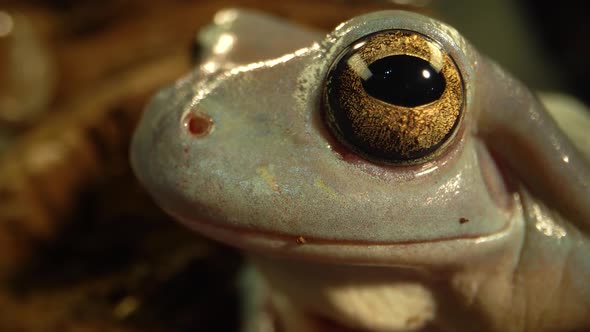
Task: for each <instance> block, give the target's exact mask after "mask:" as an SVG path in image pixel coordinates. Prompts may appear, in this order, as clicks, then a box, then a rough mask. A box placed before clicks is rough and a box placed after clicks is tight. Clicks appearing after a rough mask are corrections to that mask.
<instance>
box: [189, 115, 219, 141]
mask: <svg viewBox="0 0 590 332" xmlns="http://www.w3.org/2000/svg"><path fill="white" fill-rule="evenodd" d="M183 124H184V126H185V128H186V129H188V131H189V133H191V135H193V136H194V137H203V136H207V135H208V134H209V133H210V132H211V131H212V130H213V119H212V118H211V117H210V116H209V115H208V114H205V113H203V112H199V111H197V112H190V113H188V114H187V115H186V116H185V117H184V121H183Z"/></svg>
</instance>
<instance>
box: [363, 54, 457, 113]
mask: <svg viewBox="0 0 590 332" xmlns="http://www.w3.org/2000/svg"><path fill="white" fill-rule="evenodd" d="M368 68H369V70H370V72H371V74H372V75H371V76H370V77H369V78H368V79H366V80H364V79H363V80H362V84H363V88H364V89H365V91H366V92H367V93H368V94H369V95H370V96H372V97H374V98H377V99H379V100H382V101H384V102H387V103H390V104H393V105H398V106H405V107H415V106H419V105H424V104H428V103H431V102H433V101H435V100H438V99H439V98H440V96H441V95H442V94H443V92H444V91H445V78H444V76H443V74H442V73H441V72H440V71H437V70H436V69H434V68H433V67H432V65H431V64H430V63H429V62H428V61H426V60H423V59H421V58H418V57H415V56H410V55H392V56H388V57H385V58H382V59H379V60H377V61H375V62H373V63H371V64H370V65H369V67H368Z"/></svg>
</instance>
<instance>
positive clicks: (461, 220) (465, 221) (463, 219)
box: [459, 217, 469, 225]
mask: <svg viewBox="0 0 590 332" xmlns="http://www.w3.org/2000/svg"><path fill="white" fill-rule="evenodd" d="M468 222H469V219H467V218H465V217H461V218H459V223H460V224H461V225H463V224H465V223H468Z"/></svg>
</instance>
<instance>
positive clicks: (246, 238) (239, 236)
mask: <svg viewBox="0 0 590 332" xmlns="http://www.w3.org/2000/svg"><path fill="white" fill-rule="evenodd" d="M176 219H177V220H179V221H180V222H181V223H182V224H184V225H185V226H187V227H189V228H190V229H192V230H195V231H197V232H198V233H201V234H204V235H206V236H207V237H210V238H213V239H215V240H217V241H220V242H222V243H225V244H227V245H230V246H234V247H237V248H240V249H243V250H246V251H248V252H252V253H258V254H263V255H272V256H281V257H287V258H296V259H303V260H311V261H329V262H339V263H345V264H363V265H389V264H396V265H405V264H408V265H415V264H428V265H429V266H432V265H439V264H445V263H457V262H462V263H464V262H469V261H472V260H480V259H481V257H482V255H486V254H490V252H492V251H495V250H497V249H498V248H501V247H503V246H502V245H501V243H505V242H506V241H509V238H511V237H512V236H514V234H516V233H518V232H514V228H515V227H516V226H515V225H516V224H519V223H515V222H514V221H513V219H512V218H511V219H510V220H509V221H508V222H507V223H506V224H505V225H504V226H503V227H502V228H501V229H499V230H498V231H496V232H493V233H490V234H479V235H464V236H455V237H442V238H436V239H424V240H405V241H369V240H349V239H326V238H320V237H312V236H305V235H293V234H284V233H278V232H272V231H268V230H260V229H248V228H244V227H239V226H232V225H218V224H215V223H209V222H206V221H203V220H199V221H195V220H187V219H185V218H182V217H179V216H176ZM499 243H500V244H499ZM421 249H424V250H421Z"/></svg>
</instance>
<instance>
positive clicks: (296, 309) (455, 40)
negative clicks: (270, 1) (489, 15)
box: [130, 9, 590, 332]
mask: <svg viewBox="0 0 590 332" xmlns="http://www.w3.org/2000/svg"><path fill="white" fill-rule="evenodd" d="M199 41H200V43H201V46H202V53H201V56H200V62H199V64H198V65H196V66H195V68H194V69H193V70H192V71H191V72H190V73H188V74H187V75H186V76H184V77H182V78H180V79H179V80H178V81H177V82H176V83H174V84H173V85H172V86H169V87H166V88H164V89H163V90H161V91H160V92H159V93H158V94H157V95H156V96H154V97H153V99H152V101H151V102H150V103H149V105H148V106H147V107H146V109H145V112H144V114H143V116H142V119H141V121H140V123H139V124H138V126H137V128H136V131H135V133H134V136H133V139H132V143H131V149H130V150H131V153H130V155H131V156H130V158H131V163H132V167H133V169H134V171H135V174H136V176H137V177H138V179H139V180H140V182H141V183H142V184H143V186H144V187H145V188H146V189H147V191H148V192H149V193H150V194H151V195H152V197H153V198H154V200H155V202H156V203H157V204H158V205H159V206H160V207H161V208H162V209H163V210H164V211H165V212H166V213H168V214H170V215H171V216H172V217H174V219H176V220H178V221H179V222H180V223H181V224H183V225H185V226H187V227H188V228H190V229H191V230H194V231H196V232H198V233H200V234H203V235H205V236H207V237H210V238H212V239H214V240H216V241H219V242H221V243H225V244H227V245H230V246H233V247H236V248H239V249H240V250H241V251H242V252H244V254H245V256H246V257H247V259H248V261H249V264H250V265H249V266H250V267H249V268H247V271H246V272H245V274H244V275H245V276H246V277H244V280H248V285H250V286H248V287H244V288H245V289H246V290H245V291H244V294H245V296H247V297H248V298H249V299H250V300H245V302H244V303H248V309H247V310H246V309H245V312H247V316H248V317H246V318H245V319H244V327H243V331H249V332H250V331H269V332H272V331H287V332H291V331H308V332H309V331H371V332H390V331H514V332H516V331H523V332H524V331H582V330H587V329H590V255H589V254H588V253H589V252H590V239H589V234H590V233H589V232H590V166H589V160H590V148H589V146H590V144H589V143H590V142H589V141H588V139H589V136H588V134H587V133H585V131H586V130H587V129H584V128H589V127H590V117H589V116H588V114H587V113H584V111H583V110H582V109H581V108H577V109H576V110H573V111H572V110H570V111H563V112H561V111H560V110H557V109H558V108H559V107H549V108H548V107H546V106H545V104H544V103H543V102H542V101H540V99H539V98H538V96H537V94H536V93H535V92H532V91H531V90H530V89H529V88H527V87H526V86H525V85H524V84H523V83H521V82H520V81H519V80H518V79H516V78H514V77H513V76H512V75H511V74H510V73H508V72H507V71H506V70H504V69H502V68H501V66H500V65H498V64H497V63H496V62H494V61H493V60H492V59H489V58H487V57H486V56H485V55H482V54H480V53H479V52H478V51H477V50H476V49H475V48H474V46H472V44H470V42H469V41H467V40H466V39H465V38H464V37H462V35H461V34H460V33H459V32H458V31H457V30H455V29H454V28H453V27H451V26H449V25H447V24H445V23H443V22H441V21H439V20H435V19H433V18H430V17H428V16H425V15H423V14H418V13H413V12H409V11H403V10H386V11H378V12H372V13H368V14H364V15H361V16H357V17H354V18H352V19H350V20H348V21H346V22H344V23H342V24H340V25H338V26H337V27H336V28H335V29H334V30H333V31H331V32H329V33H327V34H326V32H323V31H317V30H314V29H312V28H309V27H304V26H300V25H297V24H296V23H291V22H287V21H284V20H282V19H280V18H276V17H273V16H271V15H267V14H264V13H259V12H256V11H252V10H245V9H227V10H223V11H221V12H219V13H217V14H216V16H215V17H214V22H213V23H212V24H211V25H210V26H209V27H207V28H205V29H203V30H202V31H201V32H200V33H199ZM546 104H547V105H549V104H551V105H555V104H556V103H546ZM557 104H559V103H557ZM568 105H571V103H570V104H568Z"/></svg>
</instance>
